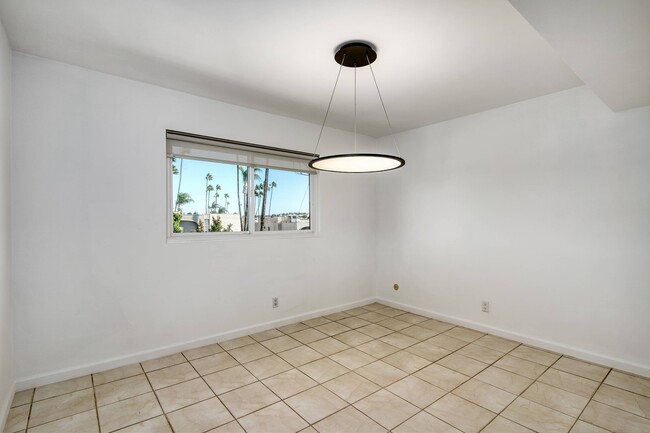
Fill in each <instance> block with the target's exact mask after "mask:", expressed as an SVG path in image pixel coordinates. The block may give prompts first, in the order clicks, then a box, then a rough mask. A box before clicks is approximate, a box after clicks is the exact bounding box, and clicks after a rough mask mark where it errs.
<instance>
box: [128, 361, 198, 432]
mask: <svg viewBox="0 0 650 433" xmlns="http://www.w3.org/2000/svg"><path fill="white" fill-rule="evenodd" d="M183 357H185V355H183ZM175 365H179V364H175ZM170 367H173V366H170ZM140 368H141V369H142V371H143V372H144V377H145V378H146V379H147V383H148V384H149V387H151V392H152V393H153V396H154V397H155V398H156V401H157V402H158V406H159V407H160V411H161V412H162V413H163V416H164V417H165V421H167V425H168V426H169V428H170V429H171V431H172V433H174V426H172V423H171V422H169V418H168V417H167V413H166V412H165V409H163V406H162V404H160V399H159V398H158V394H156V390H155V389H154V388H153V385H152V384H151V380H149V375H148V374H147V372H145V371H144V366H143V365H142V363H140ZM165 368H166V367H165ZM159 370H162V368H160V369H159ZM152 371H156V370H152ZM141 395H144V394H141ZM157 416H159V415H156V416H154V417H151V418H148V419H146V420H144V421H148V420H150V419H154V418H156V417H157ZM144 421H139V422H144ZM135 424H138V423H133V424H131V425H135ZM125 427H128V426H124V427H122V428H125Z"/></svg>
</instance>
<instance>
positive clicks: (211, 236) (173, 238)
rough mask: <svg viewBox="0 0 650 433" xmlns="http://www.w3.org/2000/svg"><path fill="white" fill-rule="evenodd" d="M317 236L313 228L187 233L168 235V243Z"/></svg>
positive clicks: (307, 237)
mask: <svg viewBox="0 0 650 433" xmlns="http://www.w3.org/2000/svg"><path fill="white" fill-rule="evenodd" d="M317 237H319V234H318V232H316V231H314V230H300V231H296V232H290V233H289V232H284V233H283V232H256V233H241V232H233V233H227V232H226V233H187V234H177V235H168V236H167V243H168V244H184V243H191V242H222V241H248V240H257V239H260V240H261V239H267V240H268V239H311V238H317Z"/></svg>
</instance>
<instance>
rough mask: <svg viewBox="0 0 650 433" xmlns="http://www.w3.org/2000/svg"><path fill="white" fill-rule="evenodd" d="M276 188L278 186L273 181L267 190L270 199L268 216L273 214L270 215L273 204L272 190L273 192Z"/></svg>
mask: <svg viewBox="0 0 650 433" xmlns="http://www.w3.org/2000/svg"><path fill="white" fill-rule="evenodd" d="M277 186H278V184H277V183H275V181H274V182H271V187H270V188H269V190H270V191H271V197H270V198H269V215H273V214H272V213H271V205H272V204H273V190H274V189H275V188H276V187H277Z"/></svg>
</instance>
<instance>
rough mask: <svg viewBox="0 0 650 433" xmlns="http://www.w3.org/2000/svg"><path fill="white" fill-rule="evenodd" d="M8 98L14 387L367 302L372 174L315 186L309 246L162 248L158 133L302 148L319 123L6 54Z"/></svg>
mask: <svg viewBox="0 0 650 433" xmlns="http://www.w3.org/2000/svg"><path fill="white" fill-rule="evenodd" d="M323 102H324V103H325V102H326V101H323ZM13 103H14V111H13V113H14V114H13V128H14V131H13V150H12V151H13V155H12V164H13V167H14V171H13V173H12V182H13V184H12V192H13V194H12V201H11V203H12V218H13V228H14V242H13V245H14V250H13V254H14V264H13V269H14V292H15V311H14V317H15V322H14V325H15V341H16V344H15V353H16V355H15V357H16V377H17V378H18V381H19V386H22V387H24V386H27V385H28V384H34V383H38V381H39V379H38V378H39V377H40V378H42V377H46V378H49V380H52V379H53V378H55V377H56V378H62V377H65V375H66V374H63V375H58V376H57V375H54V376H48V375H49V374H50V373H52V372H56V371H61V370H68V369H75V368H77V367H80V366H83V365H86V364H91V368H92V364H94V363H101V362H102V361H105V360H109V359H112V358H120V357H127V356H129V355H133V354H135V353H138V352H141V351H148V350H156V349H158V348H162V347H165V346H168V345H174V344H179V343H183V342H187V341H192V340H195V339H199V338H202V337H209V336H211V335H215V334H218V333H221V332H224V331H230V330H233V329H236V328H240V327H246V326H250V325H255V324H259V323H262V322H267V321H272V320H276V319H280V318H284V317H288V316H292V315H296V314H301V313H305V312H309V311H313V310H317V309H322V308H326V307H332V306H336V305H341V304H345V303H350V302H353V301H359V300H362V299H365V298H368V297H371V296H372V295H373V292H372V274H373V269H374V257H373V256H372V254H369V251H370V249H369V248H371V247H370V245H372V244H373V242H374V226H375V221H374V206H373V203H374V196H373V194H374V184H373V183H372V182H373V180H372V177H363V176H361V177H355V178H354V182H352V181H351V177H349V176H340V175H328V174H323V175H320V176H321V177H320V207H321V233H320V236H318V237H312V238H307V239H295V238H294V239H287V238H285V239H273V240H269V239H263V240H247V241H242V240H241V239H240V240H230V241H215V242H194V243H166V226H165V224H166V222H165V218H166V205H165V194H166V192H165V188H166V187H165V173H166V166H165V164H166V160H165V129H167V128H169V129H175V130H181V131H188V132H193V133H198V134H204V135H212V136H218V137H226V138H231V139H235V140H243V141H250V142H254V143H262V144H267V145H271V146H280V147H287V148H292V149H300V150H306V151H312V150H313V146H314V145H315V140H316V138H317V136H318V131H319V126H318V125H314V124H309V123H305V122H300V121H296V120H292V119H288V118H284V117H279V116H274V115H269V114H265V113H261V112H257V111H253V110H249V109H245V108H241V107H237V106H232V105H228V104H224V103H219V102H216V101H213V100H208V99H203V98H200V97H196V96H191V95H188V94H184V93H180V92H176V91H171V90H167V89H163V88H160V87H156V86H152V85H147V84H143V83H139V82H135V81H130V80H126V79H121V78H117V77H114V76H110V75H106V74H101V73H97V72H92V71H89V70H85V69H81V68H77V67H73V66H69V65H65V64H61V63H56V62H52V61H48V60H44V59H39V58H36V57H30V56H26V55H23V54H18V53H16V54H15V55H14V100H13ZM361 138H362V143H365V144H367V143H372V142H374V140H372V139H368V138H365V137H361ZM335 143H339V144H340V145H345V144H346V143H349V144H350V145H351V143H352V136H351V134H350V133H347V132H342V131H335V130H327V131H326V132H325V135H324V142H323V143H321V147H320V149H319V150H320V151H321V152H323V153H324V152H331V151H334V150H335V149H336V148H337V146H338V145H339V144H335ZM133 215H142V216H144V218H141V219H133V218H132V216H133ZM350 221H353V222H354V223H350ZM288 259H291V260H293V267H292V269H290V270H288V269H287V266H286V263H287V260H288ZM187 269H191V270H192V271H191V272H188V271H182V270H187ZM272 296H279V297H280V303H281V307H280V308H279V309H277V310H273V309H271V297H272ZM30 378H31V379H34V378H36V380H31V381H29V380H28V381H25V380H26V379H30Z"/></svg>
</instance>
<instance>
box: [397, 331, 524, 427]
mask: <svg viewBox="0 0 650 433" xmlns="http://www.w3.org/2000/svg"><path fill="white" fill-rule="evenodd" d="M433 320H436V319H433ZM458 327H459V326H454V327H453V328H450V329H448V330H447V331H444V332H441V333H438V334H436V335H434V336H432V337H430V338H434V337H437V336H438V335H443V334H444V333H446V332H448V331H451V330H452V329H454V328H458ZM463 328H464V327H463ZM466 329H469V328H466ZM486 335H490V334H483V335H482V336H480V337H479V338H477V339H475V340H474V341H471V342H465V340H461V341H463V342H465V343H467V344H465V345H463V346H461V347H459V348H458V349H456V350H454V351H452V352H450V353H448V354H447V355H445V356H443V357H442V358H438V359H437V360H435V361H433V362H432V363H431V364H429V365H427V366H425V367H422V368H421V369H419V370H417V371H414V372H413V373H411V374H410V376H414V377H416V378H418V377H417V376H415V373H418V372H419V371H422V370H424V369H425V368H428V367H429V366H431V365H434V364H436V365H439V366H440V367H444V368H447V369H448V370H451V371H453V372H456V373H459V374H462V375H464V376H467V375H466V374H464V373H461V372H459V371H456V370H453V369H451V368H448V367H445V366H444V365H440V364H437V363H438V361H440V360H442V359H445V358H447V357H449V356H451V355H453V354H455V353H456V352H458V351H460V350H462V349H463V348H465V347H467V346H469V345H470V344H474V343H475V342H476V341H477V340H480V339H481V338H483V337H484V336H486ZM428 340H429V338H428V339H426V340H422V341H428ZM515 343H517V342H515ZM521 345H522V343H519V344H518V345H517V346H515V347H513V348H512V349H510V350H509V351H508V352H505V353H503V352H501V353H503V354H502V355H501V356H500V357H499V358H497V359H496V360H494V361H493V362H492V363H490V364H488V363H486V362H484V363H485V364H487V367H485V368H483V369H482V370H480V371H478V372H477V373H476V374H474V375H472V376H468V377H469V379H467V380H466V381H463V382H462V383H460V384H458V386H456V387H454V388H452V389H451V390H449V391H447V390H445V389H443V391H446V393H445V394H444V395H443V396H441V397H440V398H438V399H436V400H434V401H433V403H431V404H429V405H428V406H427V407H429V406H431V405H432V404H434V403H435V402H437V401H439V400H441V399H443V398H444V397H446V396H448V395H449V394H452V393H453V392H454V391H455V390H456V389H458V388H460V387H461V386H463V385H464V384H465V383H467V382H469V381H470V380H472V379H474V378H476V375H478V374H480V373H481V372H483V371H485V370H487V369H488V368H490V367H492V366H494V364H495V363H497V362H498V361H499V360H500V359H501V358H503V357H504V356H506V355H508V354H509V353H510V352H512V351H513V350H515V349H517V348H518V347H520V346H521ZM409 347H411V346H409ZM442 349H444V348H442ZM492 350H494V349H492ZM495 352H500V351H498V350H496V351H495ZM409 353H410V352H409ZM460 355H462V354H460ZM462 356H465V355H462ZM467 358H470V359H474V358H471V357H469V356H468V357H467ZM474 360H475V361H478V360H477V359H474ZM427 361H428V359H427ZM479 362H483V361H479ZM495 367H496V366H495ZM496 368H498V367H496ZM504 371H505V370H504ZM510 373H512V372H510ZM512 374H516V373H512ZM407 377H408V376H407ZM418 379H419V378H418ZM421 380H424V379H421ZM476 380H478V381H479V382H481V383H486V382H483V381H481V380H479V379H476ZM425 382H427V383H430V382H428V381H426V380H425ZM430 384H431V385H433V384H432V383H430ZM487 385H490V386H494V385H491V384H489V383H488V384H487ZM433 386H436V385H433ZM438 388H439V387H438ZM495 388H498V387H495ZM440 389H442V388H440ZM499 389H500V388H499ZM386 391H388V392H390V391H389V390H386ZM503 391H505V390H503ZM506 392H507V391H506ZM522 392H523V391H522ZM453 395H454V396H456V397H458V398H460V399H462V400H464V401H466V402H468V403H471V404H473V405H476V406H478V407H480V408H482V409H485V410H488V411H490V410H489V409H487V408H484V407H483V406H481V405H478V404H476V403H474V402H472V401H469V400H467V399H465V398H463V397H461V396H459V395H456V394H453ZM397 397H399V396H397ZM515 398H516V397H515ZM513 401H514V400H513ZM409 403H410V402H409ZM411 404H412V403H411ZM504 409H505V408H504ZM420 412H425V413H427V414H429V415H431V416H433V417H434V418H436V419H437V420H440V421H441V422H444V423H445V424H447V425H449V426H451V427H452V428H456V427H454V426H453V425H451V424H449V423H448V422H447V421H445V420H443V419H440V418H438V417H437V416H435V415H433V414H432V413H430V412H427V411H426V408H424V409H421V410H420V411H419V412H418V413H416V414H414V415H412V416H411V417H409V418H407V419H406V420H404V421H403V422H401V423H400V424H398V425H397V426H396V427H395V428H397V427H399V426H400V425H402V424H404V423H405V422H407V421H408V420H410V419H411V418H413V417H415V416H416V415H417V414H419V413H420ZM490 412H492V411H490ZM492 413H494V412H492ZM498 416H499V413H497V414H496V416H495V417H494V418H492V419H491V420H490V423H491V422H492V421H493V420H494V419H496V417H498ZM490 423H488V424H486V425H485V426H484V427H483V428H485V427H487V426H488V425H489V424H490ZM458 430H459V429H458ZM481 430H482V429H481Z"/></svg>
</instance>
